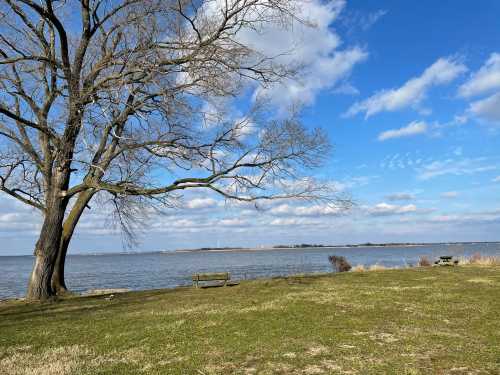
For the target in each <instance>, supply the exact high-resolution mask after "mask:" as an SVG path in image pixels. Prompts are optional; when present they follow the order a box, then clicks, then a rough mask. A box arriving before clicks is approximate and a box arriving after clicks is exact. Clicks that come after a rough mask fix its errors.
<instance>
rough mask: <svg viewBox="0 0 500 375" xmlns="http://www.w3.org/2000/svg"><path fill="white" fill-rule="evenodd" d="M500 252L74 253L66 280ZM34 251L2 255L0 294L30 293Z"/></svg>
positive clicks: (284, 269)
mask: <svg viewBox="0 0 500 375" xmlns="http://www.w3.org/2000/svg"><path fill="white" fill-rule="evenodd" d="M475 252H480V253H481V254H482V255H494V256H500V244H466V245H426V246H415V247H358V248H335V249H328V248H309V249H292V250H289V249H276V250H258V251H238V252H207V251H203V252H185V253H148V254H109V255H70V256H68V260H67V266H66V279H67V280H66V282H67V285H68V287H69V288H70V289H71V290H72V291H76V292H84V291H86V290H89V289H101V288H129V289H132V290H144V289H156V288H171V287H175V286H181V285H189V284H190V283H191V279H190V277H191V275H192V274H193V273H196V272H216V271H229V272H231V275H232V277H233V278H234V279H256V278H262V277H270V276H280V275H290V274H296V273H313V272H328V271H331V267H330V265H329V263H328V255H332V254H336V255H343V256H345V257H346V258H347V260H348V261H349V262H350V263H351V264H352V265H357V264H363V265H371V264H376V263H378V264H382V265H384V266H389V267H395V266H404V265H405V264H415V263H416V262H417V261H418V258H419V257H420V256H422V255H426V256H428V257H429V258H430V259H434V258H437V257H439V256H440V255H453V256H470V255H472V254H473V253H475ZM33 260H34V258H33V257H30V256H8V257H0V299H2V298H10V297H21V296H23V295H24V294H25V293H26V286H27V283H28V277H29V274H30V271H31V267H32V266H33Z"/></svg>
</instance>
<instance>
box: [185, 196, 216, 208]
mask: <svg viewBox="0 0 500 375" xmlns="http://www.w3.org/2000/svg"><path fill="white" fill-rule="evenodd" d="M216 206H217V201H216V200H215V199H212V198H194V199H192V200H190V201H189V202H187V203H186V207H187V208H190V209H204V208H213V207H216Z"/></svg>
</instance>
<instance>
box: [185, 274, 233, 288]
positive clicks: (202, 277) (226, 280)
mask: <svg viewBox="0 0 500 375" xmlns="http://www.w3.org/2000/svg"><path fill="white" fill-rule="evenodd" d="M192 279H193V285H194V286H196V288H198V287H201V288H214V287H219V286H235V285H238V284H239V281H231V274H230V273H229V272H219V273H195V274H194V275H193V276H192ZM200 282H202V284H200Z"/></svg>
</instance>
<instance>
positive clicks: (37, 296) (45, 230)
mask: <svg viewBox="0 0 500 375" xmlns="http://www.w3.org/2000/svg"><path fill="white" fill-rule="evenodd" d="M53 195H54V196H56V193H53ZM52 202H54V203H53V204H51V205H50V206H48V207H47V211H46V213H45V219H44V222H43V226H42V230H41V232H40V238H39V239H38V242H37V244H36V247H35V256H36V260H35V265H34V267H33V272H32V273H31V277H30V280H29V285H28V293H27V295H26V298H27V299H28V300H32V301H43V300H46V299H49V298H50V297H52V296H53V295H54V291H53V289H52V285H51V280H52V274H53V272H54V265H55V261H56V257H57V252H58V250H59V245H60V242H61V235H62V222H63V220H64V211H65V203H64V202H63V200H62V199H60V198H57V197H55V198H53V199H52Z"/></svg>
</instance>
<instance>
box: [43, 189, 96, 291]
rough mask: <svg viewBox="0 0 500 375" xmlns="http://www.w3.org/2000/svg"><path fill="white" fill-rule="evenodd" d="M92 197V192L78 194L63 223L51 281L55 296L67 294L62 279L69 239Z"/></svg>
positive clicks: (66, 288)
mask: <svg viewBox="0 0 500 375" xmlns="http://www.w3.org/2000/svg"><path fill="white" fill-rule="evenodd" d="M93 195H94V192H93V191H85V192H82V193H80V194H79V195H78V198H77V200H76V201H75V204H74V205H73V207H72V209H71V211H70V213H69V215H68V217H67V218H66V220H65V221H64V225H63V231H62V236H61V243H60V244H59V251H58V252H57V258H56V263H55V267H54V272H53V274H52V281H51V285H52V290H53V291H54V292H55V293H56V294H57V295H62V294H65V293H68V287H67V286H66V280H65V277H64V267H65V264H66V254H67V253H68V247H69V244H70V242H71V238H72V237H73V233H74V232H75V228H76V225H77V224H78V221H79V220H80V217H81V216H82V214H83V211H85V207H87V205H88V203H89V202H90V200H91V199H92V197H93Z"/></svg>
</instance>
